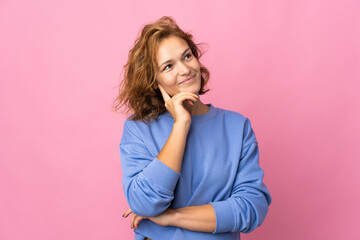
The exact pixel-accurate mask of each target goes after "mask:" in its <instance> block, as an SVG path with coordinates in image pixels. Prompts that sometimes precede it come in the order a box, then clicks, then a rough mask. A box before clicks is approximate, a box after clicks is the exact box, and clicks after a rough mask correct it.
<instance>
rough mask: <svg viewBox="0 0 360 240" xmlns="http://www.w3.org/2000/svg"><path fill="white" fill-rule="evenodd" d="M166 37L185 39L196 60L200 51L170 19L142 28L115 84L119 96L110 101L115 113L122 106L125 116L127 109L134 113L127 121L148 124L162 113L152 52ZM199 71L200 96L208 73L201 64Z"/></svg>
mask: <svg viewBox="0 0 360 240" xmlns="http://www.w3.org/2000/svg"><path fill="white" fill-rule="evenodd" d="M169 36H177V37H179V38H181V39H183V40H185V41H186V42H187V44H188V46H189V47H190V49H191V51H192V54H193V55H194V56H195V57H196V58H197V59H198V60H199V59H200V57H201V56H202V52H201V50H200V49H199V48H198V46H197V44H195V43H194V42H193V40H192V38H193V36H192V35H191V34H190V33H187V32H184V31H183V30H181V29H180V28H179V26H178V25H177V24H176V22H175V21H174V19H173V18H172V17H169V16H164V17H162V18H160V19H158V20H157V21H155V22H154V23H152V24H147V25H145V26H144V27H143V29H142V31H141V34H140V36H139V37H138V38H137V39H136V40H135V45H134V47H133V48H132V49H131V50H130V51H129V54H128V61H127V63H126V64H125V65H124V66H123V71H124V78H123V79H122V81H121V82H120V84H119V95H118V96H117V97H116V99H115V100H114V102H113V110H114V111H115V112H116V111H118V110H120V109H121V107H122V106H123V105H126V107H127V108H126V113H127V114H128V113H129V111H131V110H132V112H134V113H133V114H132V115H131V116H130V117H129V120H139V119H140V120H141V121H143V122H144V123H148V122H150V121H152V120H154V119H156V118H157V116H158V115H159V114H161V113H163V112H165V111H166V108H165V104H164V99H163V97H162V95H161V92H160V89H159V88H158V87H157V85H156V84H157V83H156V74H157V72H156V69H157V64H156V52H157V49H158V46H159V44H160V42H161V41H162V40H163V39H164V38H167V37H169ZM199 62H200V61H199ZM200 72H201V88H200V91H199V95H202V94H205V93H206V92H208V91H209V89H205V86H206V84H207V82H208V80H209V78H210V72H209V70H208V69H207V68H206V67H204V66H203V65H202V64H201V63H200Z"/></svg>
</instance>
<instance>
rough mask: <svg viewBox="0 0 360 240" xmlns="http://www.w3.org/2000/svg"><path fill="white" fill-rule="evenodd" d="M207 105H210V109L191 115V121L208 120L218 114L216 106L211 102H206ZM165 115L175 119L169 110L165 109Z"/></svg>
mask: <svg viewBox="0 0 360 240" xmlns="http://www.w3.org/2000/svg"><path fill="white" fill-rule="evenodd" d="M206 106H208V107H210V109H209V111H207V112H206V113H204V114H201V115H191V122H198V121H204V120H208V119H210V118H212V117H214V116H215V115H216V112H217V111H216V107H214V106H213V105H212V104H211V103H208V104H206ZM164 116H165V117H167V118H169V119H171V120H173V121H174V119H173V117H172V115H171V113H170V112H169V111H165V112H164Z"/></svg>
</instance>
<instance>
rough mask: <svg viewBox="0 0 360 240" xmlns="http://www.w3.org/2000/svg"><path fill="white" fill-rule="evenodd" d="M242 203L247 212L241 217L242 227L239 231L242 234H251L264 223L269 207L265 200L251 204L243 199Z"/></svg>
mask: <svg viewBox="0 0 360 240" xmlns="http://www.w3.org/2000/svg"><path fill="white" fill-rule="evenodd" d="M242 201H243V206H244V210H245V211H244V212H243V214H242V216H241V226H239V227H240V229H238V230H240V232H242V233H250V232H252V231H254V230H255V229H256V228H257V227H259V226H260V225H261V224H262V223H263V222H264V220H265V217H266V215H267V213H268V210H269V205H268V202H267V201H266V200H265V199H262V200H261V199H258V201H255V202H250V201H248V200H247V199H242Z"/></svg>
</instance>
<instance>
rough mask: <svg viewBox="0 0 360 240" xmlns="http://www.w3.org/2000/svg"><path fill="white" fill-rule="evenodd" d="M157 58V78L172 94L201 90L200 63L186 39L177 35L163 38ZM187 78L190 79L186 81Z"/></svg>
mask: <svg viewBox="0 0 360 240" xmlns="http://www.w3.org/2000/svg"><path fill="white" fill-rule="evenodd" d="M156 60H157V67H158V68H157V78H156V80H157V82H159V83H160V84H161V86H162V87H163V88H164V89H165V91H166V92H167V93H168V94H169V95H170V96H174V95H175V94H177V93H179V92H193V93H198V92H199V91H200V88H201V72H200V63H199V61H198V60H197V59H196V57H195V56H194V55H193V54H192V52H191V49H190V48H189V46H188V45H187V43H186V41H185V40H183V39H181V38H178V37H176V36H169V37H167V38H165V39H163V40H162V41H161V42H160V44H159V48H158V50H157V53H156ZM187 79H190V80H189V81H185V80H187ZM184 81H185V82H184Z"/></svg>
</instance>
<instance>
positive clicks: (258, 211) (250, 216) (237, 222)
mask: <svg viewBox="0 0 360 240" xmlns="http://www.w3.org/2000/svg"><path fill="white" fill-rule="evenodd" d="M243 143H244V144H243V147H242V151H241V156H240V164H239V168H238V171H237V175H236V178H235V181H234V184H233V187H232V191H231V196H230V197H229V198H228V199H226V200H223V201H216V202H210V204H212V206H213V208H214V210H215V215H216V228H215V230H214V232H213V233H222V232H236V231H237V232H243V233H249V232H251V231H253V230H254V229H255V228H256V227H258V226H260V225H261V224H262V223H263V221H264V219H265V216H266V214H267V212H268V206H269V205H270V203H271V201H272V199H271V196H270V193H269V191H268V189H267V187H266V186H265V185H264V183H263V177H264V172H263V170H262V169H261V168H260V166H259V148H258V142H257V140H256V138H255V134H254V131H253V130H252V128H251V124H250V121H249V119H246V122H245V126H244V135H243Z"/></svg>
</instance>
